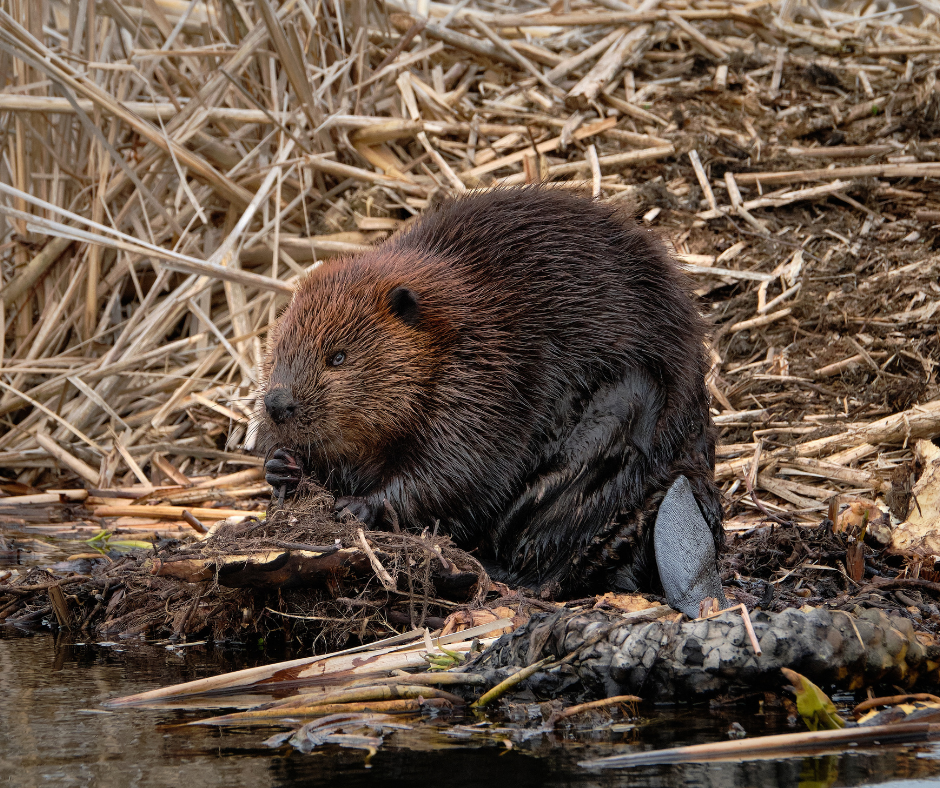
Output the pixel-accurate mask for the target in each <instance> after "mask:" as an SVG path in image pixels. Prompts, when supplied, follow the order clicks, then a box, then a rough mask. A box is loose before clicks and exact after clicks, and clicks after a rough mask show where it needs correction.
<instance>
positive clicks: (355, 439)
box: [261, 251, 449, 461]
mask: <svg viewBox="0 0 940 788" xmlns="http://www.w3.org/2000/svg"><path fill="white" fill-rule="evenodd" d="M409 257H410V256H409ZM435 270H437V267H436V266H433V265H431V264H429V262H428V261H425V260H422V259H415V258H412V259H410V260H403V259H399V258H398V257H397V256H393V255H391V254H389V253H383V252H378V251H377V252H374V253H369V254H367V255H365V256H363V257H361V258H358V259H354V260H338V261H335V262H330V263H326V264H324V265H322V266H320V267H318V268H316V269H314V270H313V271H312V272H311V273H310V274H309V275H308V276H306V277H305V278H304V279H303V280H302V281H301V282H300V284H299V285H298V287H297V291H296V292H295V294H294V297H293V300H292V301H291V303H290V305H289V306H288V307H287V309H286V310H285V312H284V313H283V315H282V316H281V318H280V319H279V320H278V322H277V324H276V325H275V327H274V328H273V330H272V332H271V337H270V341H269V350H268V356H267V359H266V362H265V369H264V373H265V374H264V381H265V382H264V392H265V393H264V410H265V413H264V418H263V421H262V424H261V432H262V437H263V439H264V442H265V443H266V444H268V445H276V446H284V447H288V448H295V449H298V450H302V451H305V452H307V453H308V454H311V455H317V456H320V457H321V458H323V459H324V460H328V461H329V460H333V461H335V460H339V459H348V460H361V459H366V458H368V457H370V456H372V455H373V454H374V453H376V452H380V451H382V449H383V448H385V447H387V446H388V445H389V444H390V443H393V442H394V441H395V440H396V439H399V438H401V437H403V436H405V435H407V434H409V433H410V432H412V431H413V428H414V423H415V420H416V419H421V418H422V413H423V410H424V408H426V407H427V405H428V403H429V401H430V400H431V399H433V387H434V382H435V373H436V371H437V369H438V368H439V366H440V362H441V357H442V353H443V352H444V349H445V346H446V345H447V344H448V335H449V328H448V326H447V325H446V323H445V322H444V321H443V320H442V317H441V315H440V314H439V310H436V309H435V308H434V306H433V303H434V300H435V299H434V297H433V295H432V293H433V290H434V286H435V282H434V277H433V272H434V271H435Z"/></svg>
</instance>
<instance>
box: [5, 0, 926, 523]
mask: <svg viewBox="0 0 940 788" xmlns="http://www.w3.org/2000/svg"><path fill="white" fill-rule="evenodd" d="M811 5H812V6H813V7H812V8H809V9H803V8H797V7H794V8H792V9H790V10H788V12H787V13H786V14H778V13H777V12H776V9H775V8H773V7H772V6H771V5H770V4H767V3H738V2H732V3H730V4H727V5H726V6H724V7H715V8H701V7H693V4H692V3H691V2H687V0H671V1H670V2H669V3H668V7H665V6H658V5H657V2H656V0H647V2H646V3H644V4H643V5H641V6H640V8H639V9H638V10H633V9H631V8H629V7H628V6H627V5H626V4H625V3H622V2H620V0H602V1H601V0H598V3H597V6H598V8H593V7H591V5H590V3H588V4H586V5H583V6H578V7H576V8H575V9H573V10H571V11H570V12H564V11H561V12H559V13H551V12H550V11H548V10H547V9H546V7H545V6H544V5H538V4H533V3H527V2H525V0H505V2H500V3H495V4H492V3H491V4H490V5H489V6H487V10H485V11H484V10H482V7H479V6H478V5H476V4H470V3H463V4H460V5H459V6H448V5H446V4H438V3H431V4H429V6H428V8H429V11H430V16H429V17H428V18H417V17H415V16H414V15H413V9H408V8H404V7H402V6H398V5H397V4H395V3H394V2H391V1H389V2H387V3H384V4H368V8H367V12H366V13H365V14H364V15H363V14H362V13H359V12H356V13H350V9H348V8H344V6H343V5H342V4H330V3H327V4H325V5H321V6H318V7H316V8H314V6H313V5H312V4H311V3H310V2H309V0H287V2H283V3H279V2H274V0H259V2H256V3H252V4H241V3H234V4H228V3H221V4H212V3H208V4H203V3H196V4H191V3H182V2H170V0H146V2H144V3H143V4H140V5H139V4H125V3H118V2H115V0H103V2H100V3H97V4H92V3H66V2H64V0H36V2H25V1H24V0H0V75H2V76H0V80H2V82H0V90H2V92H0V289H2V301H0V320H2V321H3V327H4V331H3V335H2V342H0V352H2V361H0V472H2V475H3V479H4V482H3V483H4V484H7V483H10V484H13V483H14V482H15V483H18V485H20V486H17V487H16V488H15V490H14V488H12V487H4V486H0V490H8V489H9V490H12V491H14V492H20V493H26V492H30V491H31V487H36V488H38V489H49V488H50V486H51V487H52V488H54V489H59V488H61V487H63V481H68V480H71V482H72V483H74V484H75V485H76V486H78V485H80V484H86V485H88V486H89V487H98V488H109V489H112V490H113V489H126V490H130V489H134V490H137V492H136V493H135V495H136V496H137V497H141V496H143V495H144V492H145V491H146V490H147V489H148V486H149V487H152V488H153V492H152V494H151V495H148V496H147V497H146V498H145V499H144V500H142V501H140V502H139V504H137V505H136V508H137V509H140V508H142V507H144V506H148V507H149V506H150V505H151V504H152V503H153V502H156V501H158V500H161V499H160V497H159V496H160V495H165V496H166V497H167V500H169V501H179V502H181V503H182V502H185V503H187V504H191V503H192V504H194V503H200V502H202V501H206V500H219V499H224V498H226V496H228V497H232V496H235V495H237V496H242V495H245V494H249V493H250V492H251V491H255V490H256V491H258V492H259V494H260V493H261V491H262V490H263V489H264V488H263V486H262V485H260V483H259V482H260V479H261V475H260V467H259V464H260V460H259V459H258V458H254V457H250V456H248V455H247V454H246V452H247V451H250V450H251V448H252V445H253V438H252V431H251V429H250V424H249V422H250V420H251V418H252V414H253V412H254V409H255V407H256V402H255V389H256V386H257V381H258V378H259V375H258V364H259V361H260V358H261V355H262V352H263V340H264V336H265V334H266V332H267V329H268V326H269V325H270V323H271V321H272V319H273V318H274V317H275V316H276V314H277V312H278V310H279V309H280V308H281V307H282V306H283V304H284V303H285V302H286V299H287V297H289V295H290V293H291V291H292V288H293V280H294V277H295V276H297V275H300V274H302V272H303V271H304V269H305V268H307V267H308V266H310V265H316V264H317V262H318V261H319V260H321V259H323V258H324V257H327V256H334V255H343V254H355V253H357V252H360V251H362V250H364V249H368V248H370V247H371V246H372V245H374V244H375V243H377V242H379V241H381V240H382V239H383V238H384V237H386V236H387V235H388V234H389V233H390V232H392V231H394V230H396V229H397V228H399V227H402V226H406V225H407V223H408V222H409V221H410V220H411V218H412V217H413V216H415V215H417V214H419V213H420V212H421V211H423V210H424V209H425V208H426V207H427V206H428V205H429V204H430V203H431V202H433V201H436V200H437V199H439V197H440V196H442V195H446V194H451V195H453V194H459V193H461V192H463V191H465V190H466V189H467V188H491V187H493V186H496V185H511V184H521V183H527V182H536V181H545V182H547V183H546V185H551V186H562V187H565V188H568V187H571V188H580V189H583V188H584V181H585V180H586V179H588V178H590V185H589V188H591V189H592V190H593V192H594V194H595V195H596V196H598V197H599V198H600V199H604V200H609V201H611V202H615V203H620V204H622V205H624V206H625V207H626V208H627V209H628V210H631V211H633V212H634V213H636V214H637V215H642V216H644V217H646V219H645V220H644V221H647V222H648V223H650V224H655V225H656V226H657V227H658V229H659V231H660V232H661V233H662V234H664V235H665V236H667V238H668V239H669V240H670V241H671V242H672V243H673V246H674V248H675V251H676V253H677V255H678V256H679V258H680V260H682V261H683V263H684V266H685V269H686V270H687V271H688V272H689V274H690V275H691V279H692V280H693V285H694V286H695V287H696V288H697V290H698V292H699V294H700V295H701V296H702V298H703V302H702V305H703V309H704V310H705V311H706V312H707V313H708V314H709V317H710V318H711V319H712V320H713V322H714V323H715V324H716V332H715V336H714V340H713V350H714V354H715V368H714V374H713V377H712V378H711V381H710V389H711V391H712V392H713V395H714V396H715V402H716V407H719V408H720V409H719V410H716V415H717V418H716V421H717V422H718V424H719V429H720V430H721V437H720V440H721V442H722V443H723V444H724V445H725V446H724V449H723V450H720V452H719V454H720V456H722V457H723V460H724V461H723V462H721V463H720V464H719V468H718V476H719V479H721V480H723V484H725V489H726V491H729V490H732V488H733V490H734V491H733V492H732V506H733V507H738V508H740V509H742V510H743V511H745V512H746V511H750V509H751V507H752V503H751V502H750V498H749V496H748V495H747V494H746V491H745V490H744V489H743V488H741V486H740V485H738V486H737V487H735V484H737V482H736V479H737V474H738V473H740V471H741V470H743V469H746V468H748V467H749V464H750V463H751V461H752V459H753V457H745V458H740V457H736V456H735V454H736V451H737V450H735V451H731V449H730V448H729V447H735V446H736V447H750V448H747V449H742V450H741V451H748V452H749V453H750V454H751V455H753V452H754V446H756V445H764V443H763V442H766V445H765V449H764V450H763V451H762V452H761V453H760V460H759V463H757V464H755V465H754V467H753V469H752V470H753V473H752V477H753V478H752V482H753V484H754V486H755V489H756V490H757V491H759V492H762V493H763V494H765V495H772V496H773V497H774V498H775V499H777V501H778V502H779V503H778V504H775V505H776V506H777V509H778V510H779V509H781V507H782V509H783V510H786V508H787V507H794V508H796V509H801V508H812V507H813V506H816V504H817V502H818V501H821V500H823V499H824V497H825V494H826V493H835V492H841V491H845V490H848V489H870V490H873V491H880V492H884V491H886V490H887V489H889V487H890V482H889V481H888V479H889V477H890V476H891V473H892V471H893V469H894V468H895V467H896V466H898V465H900V464H902V463H903V462H906V461H907V460H909V458H910V442H911V441H910V438H911V437H916V436H917V435H924V434H930V431H931V430H936V429H937V426H936V422H937V420H936V414H935V413H934V411H935V408H934V404H935V402H936V400H937V399H938V397H940V389H938V384H937V369H938V368H940V351H938V349H937V345H938V343H937V342H936V332H935V325H936V320H937V318H938V315H940V298H938V295H937V292H936V289H935V283H936V280H937V277H938V276H940V270H938V269H940V266H938V263H937V259H936V254H935V253H934V252H933V250H932V246H934V245H935V243H936V242H935V239H936V238H937V227H936V225H937V224H938V223H940V200H938V198H937V194H938V191H937V189H936V186H935V182H936V180H937V178H938V177H940V167H938V165H937V164H936V159H937V158H938V157H940V147H938V143H937V139H938V138H940V110H938V104H940V101H938V99H937V98H936V96H937V80H936V73H935V68H933V66H932V65H931V64H932V61H931V60H930V57H931V55H932V54H933V53H935V51H936V50H937V40H940V39H938V36H940V32H938V30H940V25H938V19H937V16H936V13H937V9H936V8H934V7H933V5H931V4H922V5H923V7H924V9H925V10H924V11H923V13H922V14H921V13H920V12H917V14H920V15H919V16H918V15H917V14H907V15H906V16H900V15H896V16H891V15H890V14H888V13H883V14H871V15H867V16H866V17H865V18H864V19H860V18H858V17H853V16H852V15H851V14H849V13H846V12H844V11H841V12H840V11H835V10H829V9H821V8H819V7H818V4H816V3H812V4H811ZM788 8H789V7H788ZM849 41H851V42H853V43H852V48H851V49H849V48H848V47H847V46H846V45H845V44H846V42H849ZM807 48H811V49H812V48H815V50H816V51H815V53H813V55H812V56H810V55H808V54H807V51H806V50H807ZM566 104H569V105H570V107H571V108H570V109H569V108H567V107H566ZM846 159H848V160H854V161H850V163H851V166H844V163H843V160H846ZM829 165H832V166H829ZM814 181H815V182H821V183H818V184H814V183H813V182H814ZM803 184H805V186H804V185H803ZM775 186H781V187H782V188H780V189H778V190H777V191H773V192H769V191H768V190H769V189H770V188H773V187H775ZM898 283H903V284H902V285H901V286H900V287H899V286H898ZM917 402H921V403H927V404H926V405H924V406H922V407H920V406H917V404H916V403H917ZM748 414H758V415H756V416H751V415H748ZM839 414H842V415H841V416H840V415H839ZM827 419H828V421H827ZM833 419H836V420H835V421H833ZM816 430H825V432H823V434H819V433H818V432H816ZM722 451H724V452H725V453H724V454H722ZM239 464H241V465H242V466H244V465H249V466H250V468H249V470H248V471H242V470H239ZM758 471H759V472H758ZM794 473H804V474H807V476H806V478H802V479H799V478H798V479H794V478H793V476H792V475H790V474H794ZM63 475H64V479H62V478H60V476H63ZM220 475H221V476H220ZM213 476H220V478H218V479H216V481H215V482H213V481H212V478H211V477H213ZM165 481H167V482H170V483H171V484H173V485H179V487H180V488H184V489H179V488H178V489H176V490H175V491H172V492H169V491H166V490H164V489H163V488H162V487H161V486H160V485H161V484H163V483H164V482H165ZM200 491H202V492H200ZM246 491H248V492H246ZM3 494H9V493H8V492H0V495H3ZM199 495H205V496H207V497H206V498H202V499H200V498H199ZM262 497H263V496H262ZM258 503H259V504H260V503H261V500H260V499H259V501H258ZM128 508H134V507H130V506H128ZM191 511H197V510H191ZM155 512H156V510H155V511H153V512H150V513H149V514H150V515H151V516H152V515H154V514H155ZM216 514H218V510H216ZM172 516H174V517H178V516H179V515H178V513H175V512H174V514H173V515H172ZM115 522H117V521H115Z"/></svg>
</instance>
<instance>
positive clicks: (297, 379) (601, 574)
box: [259, 187, 724, 617]
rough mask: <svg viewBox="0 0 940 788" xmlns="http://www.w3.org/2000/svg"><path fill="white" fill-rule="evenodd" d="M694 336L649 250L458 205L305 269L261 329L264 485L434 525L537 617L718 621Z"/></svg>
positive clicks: (544, 214) (594, 206)
mask: <svg viewBox="0 0 940 788" xmlns="http://www.w3.org/2000/svg"><path fill="white" fill-rule="evenodd" d="M704 337H705V324H704V321H703V319H702V317H701V316H700V314H699V312H698V310H697V309H696V306H695V304H694V302H693V300H692V298H691V296H690V294H689V292H688V290H687V288H686V286H685V284H684V280H683V277H682V274H681V273H680V271H679V270H678V268H677V265H676V264H675V262H674V261H673V260H672V259H671V258H670V256H669V254H668V253H667V252H666V250H665V249H664V247H663V246H662V244H661V243H660V242H659V241H658V240H657V239H656V237H655V236H654V235H653V234H652V233H651V232H649V231H645V230H642V229H640V228H638V227H636V226H635V225H634V224H632V223H631V222H630V221H629V220H627V219H625V218H624V217H623V216H621V215H620V213H619V212H618V211H617V210H616V209H615V208H614V207H611V206H609V205H606V204H603V203H600V202H596V201H592V200H590V199H586V198H585V197H583V196H580V195H575V194H571V193H569V192H566V191H563V190H557V189H547V188H544V187H542V188H538V187H525V188H521V189H501V190H493V191H490V192H487V193H478V194H473V195H470V196H464V197H461V198H458V199H454V200H452V201H449V202H446V203H444V204H442V205H440V206H438V207H437V208H436V209H432V210H431V211H429V212H428V213H427V214H425V215H424V216H423V217H421V218H420V219H419V220H418V221H416V222H415V224H414V225H413V227H411V228H410V229H408V230H406V231H404V232H402V233H400V234H398V235H397V236H392V237H391V238H389V239H388V240H387V241H385V242H384V243H383V244H381V245H380V246H378V247H376V248H375V249H374V250H371V251H368V252H366V253H364V254H361V255H359V256H357V257H347V258H336V259H333V260H330V261H329V262H325V263H322V264H321V265H319V266H318V267H316V268H315V269H313V270H312V271H310V272H309V273H308V274H307V275H306V276H305V277H304V278H303V279H302V280H301V281H300V283H299V284H298V286H297V289H296V292H295V294H294V296H293V299H292V301H291V303H290V304H289V306H288V307H287V308H286V310H285V311H284V313H283V314H282V316H281V317H280V318H279V320H278V322H277V323H276V324H275V325H274V326H273V328H272V331H271V336H270V338H269V351H268V355H267V358H266V361H265V366H264V370H263V379H264V391H265V393H264V413H263V415H262V418H261V422H260V429H259V438H260V442H259V446H260V447H262V448H266V450H267V453H268V460H267V462H266V478H267V480H268V481H269V482H270V483H271V485H272V486H273V487H274V488H275V490H278V489H280V490H281V492H282V494H283V492H284V491H288V492H289V491H291V490H292V489H293V488H295V487H296V485H297V483H298V482H299V480H300V478H301V474H309V475H311V476H312V477H314V478H316V479H318V480H320V481H321V482H323V483H324V484H325V485H326V487H327V488H328V489H329V490H330V491H331V492H332V493H333V494H334V495H335V496H337V498H336V505H337V510H343V509H349V510H350V511H351V512H352V513H353V514H355V515H356V516H357V517H358V518H359V519H360V520H361V521H363V522H364V523H365V524H366V525H368V526H370V527H378V526H380V525H381V523H382V521H383V519H385V518H386V517H387V512H388V511H389V509H391V511H392V512H393V516H394V517H395V518H396V519H397V521H398V522H400V523H401V524H402V525H403V526H404V527H406V528H412V529H421V528H425V527H431V526H434V525H435V523H439V526H440V527H441V528H442V529H443V530H444V531H445V532H447V533H448V534H449V535H450V536H451V537H452V538H453V539H454V540H455V542H456V543H457V544H458V545H460V546H461V547H464V548H465V549H475V550H476V551H477V554H478V556H479V557H480V558H481V559H485V560H487V561H488V563H487V567H488V569H490V570H491V575H495V577H496V578H497V579H500V580H503V581H505V582H508V583H512V584H515V585H524V586H529V587H533V588H537V589H540V590H542V592H543V593H544V594H546V595H551V596H554V597H556V598H558V597H564V596H568V597H569V598H570V596H571V595H572V594H581V593H589V592H595V591H601V590H609V589H621V590H637V589H646V590H660V589H662V590H663V591H665V595H666V598H667V600H668V601H669V602H670V604H672V605H673V607H677V608H678V609H681V610H683V611H684V612H687V613H689V614H690V615H692V616H693V617H694V616H696V615H697V614H698V606H699V602H700V601H701V600H702V599H703V598H705V597H708V596H711V597H717V598H718V599H719V601H720V602H721V603H722V604H724V597H723V596H722V592H721V584H720V582H719V580H718V577H717V572H716V555H717V552H716V551H717V550H718V549H720V546H721V543H722V508H721V501H720V495H719V492H718V490H717V488H716V487H715V484H714V456H715V452H714V427H713V424H712V421H711V416H710V413H709V407H708V406H709V398H708V392H707V389H706V384H705V375H706V372H707V364H706V357H705V352H704V344H703V342H704Z"/></svg>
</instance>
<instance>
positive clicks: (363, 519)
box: [333, 495, 385, 530]
mask: <svg viewBox="0 0 940 788" xmlns="http://www.w3.org/2000/svg"><path fill="white" fill-rule="evenodd" d="M333 510H334V511H335V512H336V513H337V514H338V515H342V514H344V513H346V512H348V513H349V514H351V515H352V516H353V517H355V518H356V519H357V520H358V521H359V522H360V523H362V524H363V525H365V526H366V527H368V528H370V529H372V530H375V529H376V528H378V527H379V526H380V525H381V524H382V520H383V519H384V517H383V515H384V514H385V507H384V506H381V505H376V504H374V503H372V502H371V501H369V500H367V499H365V498H357V497H356V496H355V495H344V496H343V497H341V498H337V499H336V502H335V503H334V504H333Z"/></svg>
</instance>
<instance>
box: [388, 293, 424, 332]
mask: <svg viewBox="0 0 940 788" xmlns="http://www.w3.org/2000/svg"><path fill="white" fill-rule="evenodd" d="M388 305H389V307H391V310H392V314H393V315H395V317H397V318H398V319H399V320H401V322H402V323H404V324H405V325H406V326H413V325H415V324H416V323H417V322H418V311H419V310H418V296H417V295H415V292H414V290H409V289H408V288H407V287H396V288H395V289H394V290H392V292H391V293H389V294H388Z"/></svg>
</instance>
